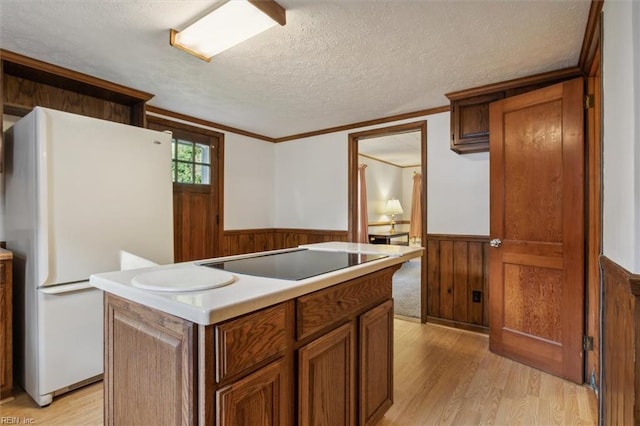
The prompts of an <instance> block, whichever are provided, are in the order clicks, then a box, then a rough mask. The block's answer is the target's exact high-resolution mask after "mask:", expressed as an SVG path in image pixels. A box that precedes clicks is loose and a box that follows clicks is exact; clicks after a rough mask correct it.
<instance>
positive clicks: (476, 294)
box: [471, 290, 482, 303]
mask: <svg viewBox="0 0 640 426" xmlns="http://www.w3.org/2000/svg"><path fill="white" fill-rule="evenodd" d="M471 300H473V303H480V302H481V301H482V292H481V291H479V290H473V291H472V292H471Z"/></svg>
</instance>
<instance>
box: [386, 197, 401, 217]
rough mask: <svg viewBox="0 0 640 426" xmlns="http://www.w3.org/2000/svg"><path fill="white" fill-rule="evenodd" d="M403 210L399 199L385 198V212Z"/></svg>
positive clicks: (396, 212)
mask: <svg viewBox="0 0 640 426" xmlns="http://www.w3.org/2000/svg"><path fill="white" fill-rule="evenodd" d="M403 212H404V211H403V210H402V205H401V204H400V201H399V200H397V199H395V198H392V199H391V200H387V205H386V207H385V213H386V214H402V213H403Z"/></svg>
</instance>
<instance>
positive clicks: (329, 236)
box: [222, 228, 348, 256]
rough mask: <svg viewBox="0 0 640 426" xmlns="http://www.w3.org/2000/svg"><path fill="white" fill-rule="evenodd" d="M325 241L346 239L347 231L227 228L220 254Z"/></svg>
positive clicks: (229, 254)
mask: <svg viewBox="0 0 640 426" xmlns="http://www.w3.org/2000/svg"><path fill="white" fill-rule="evenodd" d="M327 241H348V239H347V231H335V230H320V229H292V228H262V229H239V230H229V231H224V236H223V243H222V255H223V256H234V255H237V254H246V253H255V252H260V251H266V250H279V249H285V248H292V247H298V246H299V245H300V244H313V243H323V242H327Z"/></svg>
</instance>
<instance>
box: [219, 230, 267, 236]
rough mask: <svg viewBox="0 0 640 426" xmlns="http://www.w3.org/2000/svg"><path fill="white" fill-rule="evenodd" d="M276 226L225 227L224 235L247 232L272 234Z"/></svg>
mask: <svg viewBox="0 0 640 426" xmlns="http://www.w3.org/2000/svg"><path fill="white" fill-rule="evenodd" d="M274 230H275V228H259V229H225V230H224V235H225V236H226V235H244V234H247V233H249V232H250V233H253V234H270V233H272V232H273V231H274Z"/></svg>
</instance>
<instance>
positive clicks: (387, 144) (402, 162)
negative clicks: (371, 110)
mask: <svg viewBox="0 0 640 426" xmlns="http://www.w3.org/2000/svg"><path fill="white" fill-rule="evenodd" d="M421 145H422V143H421V133H420V132H419V131H415V132H408V133H397V134H393V135H387V136H380V137H375V138H369V139H361V140H359V141H358V153H359V154H363V155H366V156H368V157H370V158H374V159H376V160H380V161H385V162H387V163H391V164H393V165H395V166H398V167H410V166H419V165H420V164H421V163H422V159H421Z"/></svg>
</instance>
